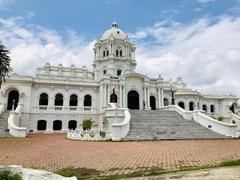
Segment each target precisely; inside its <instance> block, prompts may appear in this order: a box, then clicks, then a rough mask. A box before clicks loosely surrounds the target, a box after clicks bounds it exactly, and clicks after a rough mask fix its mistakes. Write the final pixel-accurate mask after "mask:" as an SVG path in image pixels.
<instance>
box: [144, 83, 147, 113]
mask: <svg viewBox="0 0 240 180" xmlns="http://www.w3.org/2000/svg"><path fill="white" fill-rule="evenodd" d="M144 109H147V88H146V87H144Z"/></svg>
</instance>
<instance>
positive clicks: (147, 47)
mask: <svg viewBox="0 0 240 180" xmlns="http://www.w3.org/2000/svg"><path fill="white" fill-rule="evenodd" d="M112 21H117V22H118V24H119V27H120V28H121V29H122V30H123V31H125V32H126V33H128V35H129V37H130V38H131V40H132V41H133V42H135V43H136V46H137V53H136V59H137V62H138V66H137V71H138V72H140V73H143V74H147V75H148V76H153V77H157V76H158V75H159V74H161V75H162V77H164V79H172V80H175V79H176V77H179V76H181V77H183V79H184V81H185V82H186V83H188V85H189V87H192V88H193V89H198V90H200V91H201V92H204V93H206V94H213V93H214V94H235V95H238V96H239V97H240V78H239V77H240V76H239V72H240V0H169V1H166V0H145V1H143V0H142V1H138V0H51V1H49V0H41V1H40V0H0V40H1V41H2V42H3V43H4V45H5V46H7V48H8V49H9V50H10V51H11V54H10V55H11V58H12V64H13V68H14V72H16V73H19V74H23V75H34V74H35V68H36V67H39V66H44V65H45V63H46V62H50V64H52V65H58V64H59V63H62V64H63V65H66V66H70V65H71V64H74V65H76V66H79V67H81V66H83V65H86V66H87V67H88V68H89V69H92V67H91V63H92V60H93V51H92V46H93V44H94V40H95V39H96V38H97V37H99V36H101V34H102V33H103V32H104V31H105V30H106V29H107V28H109V27H110V26H111V23H112Z"/></svg>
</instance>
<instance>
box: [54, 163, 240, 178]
mask: <svg viewBox="0 0 240 180" xmlns="http://www.w3.org/2000/svg"><path fill="white" fill-rule="evenodd" d="M239 165H240V159H236V160H227V161H223V162H221V163H219V164H215V165H205V166H189V167H182V168H180V169H174V170H169V169H162V168H160V167H152V168H150V169H148V170H141V171H136V172H133V173H130V174H115V175H111V176H100V174H101V172H100V171H98V170H95V169H86V168H71V167H69V168H66V169H62V170H60V171H58V172H57V174H60V175H62V176H65V177H72V176H76V177H77V179H78V180H82V179H96V180H114V179H121V178H131V177H144V176H156V175H161V174H166V173H176V172H182V171H193V170H202V169H211V168H218V167H224V166H239ZM112 170H114V169H112ZM110 171H111V170H110Z"/></svg>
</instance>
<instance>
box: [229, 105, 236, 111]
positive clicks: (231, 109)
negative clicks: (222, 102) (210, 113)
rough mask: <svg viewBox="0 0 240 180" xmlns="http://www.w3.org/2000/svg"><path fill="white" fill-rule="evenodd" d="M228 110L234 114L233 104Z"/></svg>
mask: <svg viewBox="0 0 240 180" xmlns="http://www.w3.org/2000/svg"><path fill="white" fill-rule="evenodd" d="M229 110H230V111H232V113H235V106H234V103H233V104H232V105H231V106H230V108H229Z"/></svg>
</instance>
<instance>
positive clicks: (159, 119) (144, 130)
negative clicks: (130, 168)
mask: <svg viewBox="0 0 240 180" xmlns="http://www.w3.org/2000/svg"><path fill="white" fill-rule="evenodd" d="M130 114H131V121H130V131H129V133H128V135H127V136H126V137H125V138H124V139H123V140H125V141H127V140H161V139H225V138H230V137H226V136H224V135H221V134H218V133H216V132H214V131H212V130H210V129H208V128H205V127H203V126H202V125H200V124H199V123H197V122H195V121H194V120H185V119H184V118H183V117H182V116H181V115H180V114H178V113H177V112H175V111H164V110H160V111H144V110H131V111H130Z"/></svg>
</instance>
